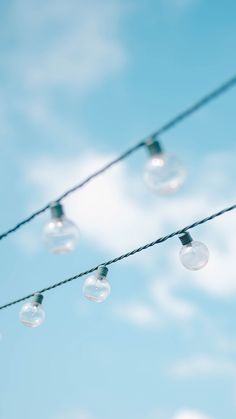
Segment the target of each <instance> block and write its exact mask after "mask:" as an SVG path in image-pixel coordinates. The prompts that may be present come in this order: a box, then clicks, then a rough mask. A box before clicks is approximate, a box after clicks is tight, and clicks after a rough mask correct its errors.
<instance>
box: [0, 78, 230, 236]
mask: <svg viewBox="0 0 236 419" xmlns="http://www.w3.org/2000/svg"><path fill="white" fill-rule="evenodd" d="M235 85H236V76H233V77H232V78H230V79H229V80H227V81H226V82H225V83H223V84H221V85H220V86H218V87H217V88H216V89H215V90H213V91H212V92H210V93H209V94H207V95H205V96H204V97H203V98H202V99H200V100H199V101H197V102H195V103H194V104H193V105H192V106H190V107H189V108H187V109H186V110H185V111H183V112H181V113H179V114H178V115H177V116H175V117H174V118H172V119H171V120H170V121H169V122H167V123H166V124H164V125H163V126H162V127H160V128H159V129H158V130H157V131H155V132H153V133H152V134H150V135H149V136H148V137H146V138H145V139H144V140H142V141H140V142H139V143H137V144H136V145H134V146H133V147H131V148H129V149H128V150H127V151H125V152H124V153H123V154H121V155H120V156H119V157H117V158H116V159H114V160H112V161H111V162H109V163H108V164H106V165H105V166H103V167H102V168H101V169H99V170H97V171H96V172H94V173H93V174H91V175H90V176H88V177H87V178H86V179H84V180H83V181H82V182H81V183H79V184H77V185H75V186H73V187H72V188H70V189H68V190H66V191H65V192H64V193H63V194H62V195H61V196H59V197H58V198H57V199H56V200H55V201H57V202H60V201H62V200H63V199H65V198H66V197H67V196H68V195H70V194H72V193H74V192H76V191H77V190H79V189H81V188H82V187H83V186H85V185H86V184H87V183H89V182H90V181H91V180H93V179H95V178H96V177H97V176H100V175H101V174H102V173H104V172H106V171H107V170H108V169H110V168H111V167H113V166H115V165H116V164H117V163H119V162H121V161H122V160H124V159H126V158H127V157H129V156H130V155H131V154H133V153H135V152H136V151H137V150H139V149H140V148H141V147H143V146H145V144H146V141H147V139H148V138H150V137H155V136H158V135H160V134H163V133H165V132H166V131H168V130H170V129H171V128H174V127H175V126H176V125H177V124H179V123H180V122H182V121H184V120H185V119H186V118H188V117H189V116H191V115H192V114H194V113H195V112H197V111H198V110H199V109H201V108H203V107H204V106H206V105H208V104H209V103H210V102H212V101H213V100H215V99H217V98H218V97H219V96H221V95H222V94H223V93H226V92H227V91H228V90H229V89H231V88H233V87H234V86H235ZM49 208H50V203H49V204H47V205H45V206H44V207H42V208H41V209H39V210H37V211H35V212H34V213H32V214H31V215H30V216H29V217H27V218H25V219H24V220H22V221H20V222H19V223H18V224H16V225H15V226H14V227H11V228H10V229H8V230H7V231H5V232H4V233H2V234H0V240H3V239H4V238H6V237H7V236H9V235H10V234H12V233H15V232H16V231H17V230H19V229H20V228H21V227H23V226H24V225H25V224H28V223H30V222H31V221H32V220H33V219H34V218H36V217H37V216H39V215H41V214H43V213H44V212H45V211H47V210H48V209H49Z"/></svg>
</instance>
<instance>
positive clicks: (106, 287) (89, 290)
mask: <svg viewBox="0 0 236 419" xmlns="http://www.w3.org/2000/svg"><path fill="white" fill-rule="evenodd" d="M107 273H108V269H107V267H106V266H99V268H98V269H97V272H96V273H95V275H92V276H89V277H88V278H86V280H85V281H84V286H83V294H84V297H85V298H87V300H89V301H93V302H95V303H102V302H103V301H105V300H106V299H107V297H108V296H109V295H110V292H111V285H110V283H109V281H108V280H107V279H106V276H107Z"/></svg>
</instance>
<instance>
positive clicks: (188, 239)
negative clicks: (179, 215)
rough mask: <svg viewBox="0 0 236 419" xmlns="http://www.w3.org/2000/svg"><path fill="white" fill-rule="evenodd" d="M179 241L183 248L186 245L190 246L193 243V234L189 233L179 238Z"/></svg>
mask: <svg viewBox="0 0 236 419" xmlns="http://www.w3.org/2000/svg"><path fill="white" fill-rule="evenodd" d="M179 239H180V241H181V243H182V245H183V246H185V245H186V244H189V243H191V242H192V241H193V239H192V236H191V234H189V233H188V232H187V231H186V232H185V233H183V234H182V235H180V236H179Z"/></svg>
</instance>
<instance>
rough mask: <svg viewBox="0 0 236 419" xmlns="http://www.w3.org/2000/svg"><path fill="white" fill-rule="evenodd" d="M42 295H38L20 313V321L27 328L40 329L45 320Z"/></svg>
mask: <svg viewBox="0 0 236 419" xmlns="http://www.w3.org/2000/svg"><path fill="white" fill-rule="evenodd" d="M42 301H43V296H42V294H36V295H35V296H34V298H33V300H32V301H31V302H29V303H25V304H24V305H23V307H22V308H21V311H20V315H19V317H20V321H21V323H23V324H24V325H25V326H27V327H32V328H34V327H38V326H40V325H41V324H42V323H43V322H44V320H45V311H44V309H43V306H42Z"/></svg>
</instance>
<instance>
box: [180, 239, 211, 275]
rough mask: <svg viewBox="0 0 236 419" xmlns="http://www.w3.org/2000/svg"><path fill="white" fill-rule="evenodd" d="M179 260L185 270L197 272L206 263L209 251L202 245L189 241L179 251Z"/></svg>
mask: <svg viewBox="0 0 236 419" xmlns="http://www.w3.org/2000/svg"><path fill="white" fill-rule="evenodd" d="M180 260H181V262H182V264H183V265H184V267H185V268H187V269H190V270H191V271H197V270H199V269H202V268H204V266H206V264H207V263H208V260H209V250H208V248H207V246H206V245H205V244H204V243H201V242H198V241H191V242H190V243H188V244H185V245H184V246H183V247H182V248H181V249H180Z"/></svg>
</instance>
